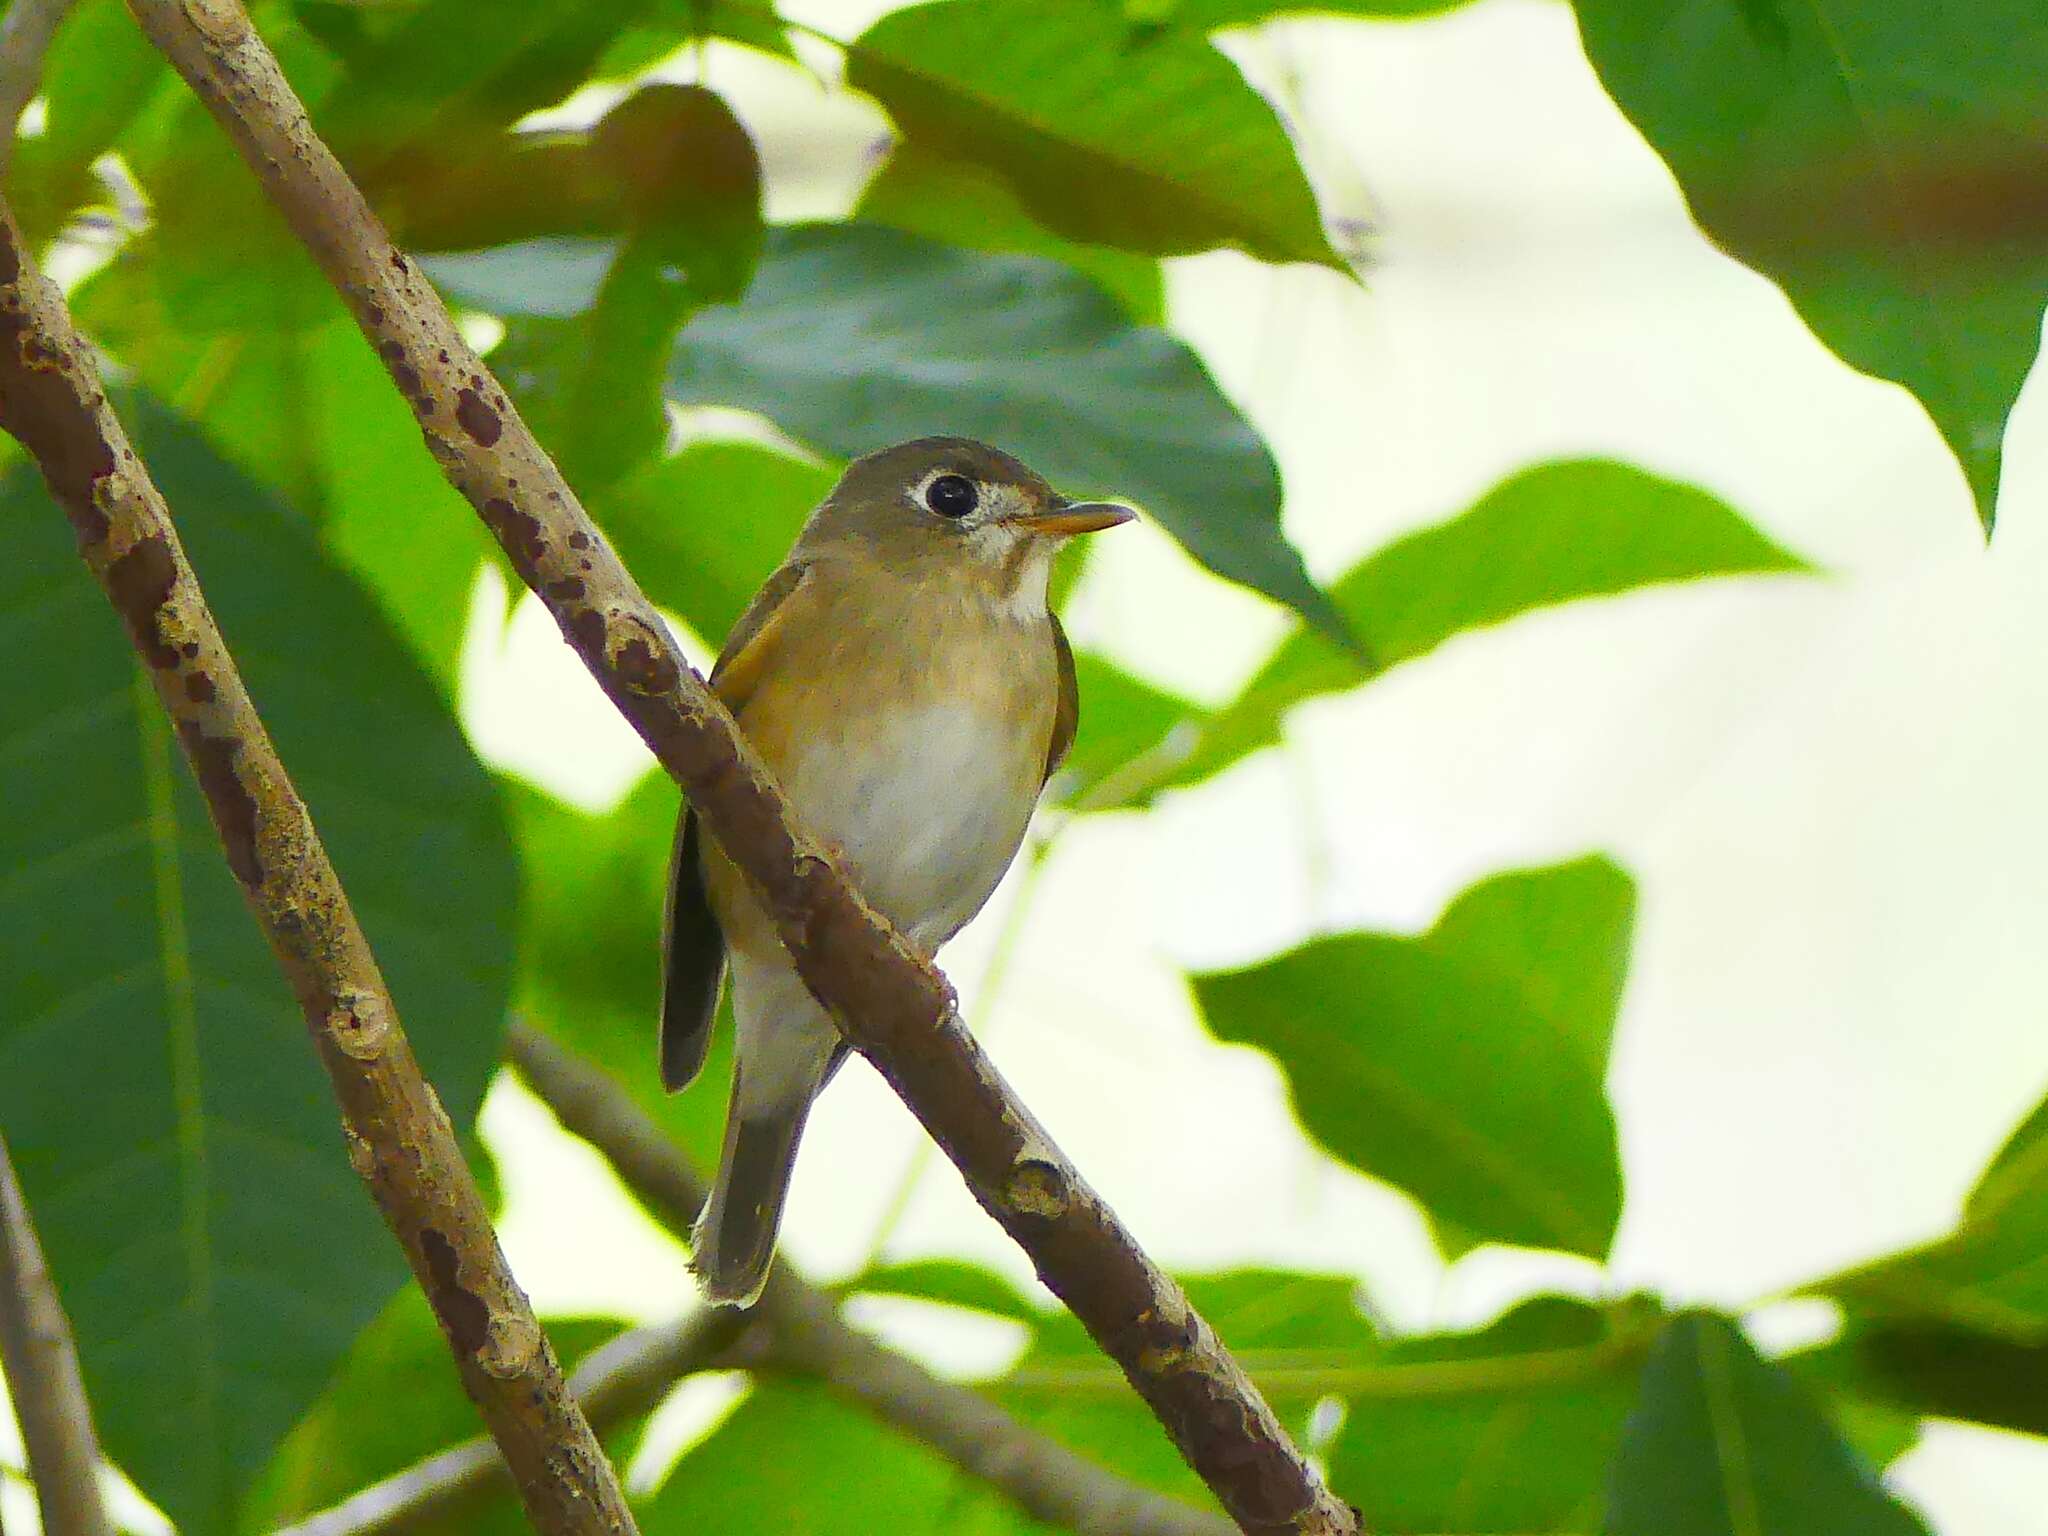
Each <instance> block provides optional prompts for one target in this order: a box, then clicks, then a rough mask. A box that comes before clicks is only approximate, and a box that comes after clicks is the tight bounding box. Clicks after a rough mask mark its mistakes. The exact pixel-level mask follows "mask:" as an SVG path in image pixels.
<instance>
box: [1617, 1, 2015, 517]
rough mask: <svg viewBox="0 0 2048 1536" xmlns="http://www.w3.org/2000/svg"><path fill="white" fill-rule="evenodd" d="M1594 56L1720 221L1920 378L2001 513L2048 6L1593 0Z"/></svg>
mask: <svg viewBox="0 0 2048 1536" xmlns="http://www.w3.org/2000/svg"><path fill="white" fill-rule="evenodd" d="M1578 13H1579V25H1580V30H1581V32H1582V34H1583V36H1584V39H1585V46H1586V54H1587V57H1588V58H1590V59H1591V60H1592V63H1593V67H1594V68H1595V69H1596V70H1598V71H1599V73H1600V78H1601V81H1602V83H1603V84H1605V85H1606V87H1607V89H1608V90H1609V91H1610V92H1612V93H1613V95H1614V99H1615V100H1616V102H1618V103H1619V104H1620V106H1621V109H1622V110H1623V111H1624V112H1626V113H1627V114H1628V115H1629V117H1630V119H1631V120H1632V121H1633V122H1634V123H1635V125H1636V126H1637V128H1639V129H1640V130H1641V131H1642V134H1643V136H1644V137H1645V138H1646V139H1648V140H1649V141H1650V144H1651V146H1652V147H1653V148H1654V149H1655V150H1656V151H1657V152H1658V153H1659V154H1660V155H1662V156H1663V157H1664V159H1665V161H1666V162H1667V163H1668V164H1669V165H1670V167H1671V169H1672V171H1673V173H1674V174H1675V175H1676V176H1677V178H1678V182H1679V185H1680V186H1681V187H1682V188H1683V189H1684V191H1685V195H1686V198H1687V200H1688V202H1689V203H1690V204H1691V206H1692V211H1693V216H1694V217H1695V218H1696V219H1698V220H1699V222H1700V225H1701V226H1702V227H1703V228H1704V229H1705V230H1706V231H1707V233H1708V234H1709V235H1711V236H1712V237H1713V238H1714V239H1715V241H1716V242H1717V243H1719V244H1720V245H1722V246H1724V247H1726V248H1727V249H1728V250H1729V251H1730V252H1732V253H1733V254H1734V255H1735V256H1736V257H1738V258H1739V259H1741V260H1743V261H1746V262H1748V263H1749V264H1750V265H1751V266H1753V267H1755V268H1756V269H1757V270H1758V271H1760V272H1762V273H1764V275H1766V276H1767V277H1769V278H1771V279H1772V280H1773V281H1774V282H1776V283H1778V284H1779V286H1781V287H1782V288H1783V289H1784V290H1785V293H1786V296H1787V297H1788V298H1790V299H1791V301H1792V304H1793V306H1794V307H1795V308H1796V309H1797V310H1798V311H1799V314H1800V317H1801V318H1802V319H1803V320H1805V321H1806V323H1807V324H1808V325H1809V326H1810V327H1812V329H1813V332H1814V334H1815V335H1816V336H1818V337H1819V338H1820V339H1821V341H1822V342H1824V343H1825V344H1826V345H1827V346H1828V347H1829V348H1830V349H1832V350H1833V351H1834V352H1835V353H1836V354H1837V355H1839V356H1840V357H1841V358H1842V359H1843V361H1845V362H1847V363H1848V364H1850V366H1852V367H1855V368H1860V369H1862V370H1863V371H1864V372H1866V373H1872V374H1876V375H1877V376H1878V377H1880V378H1886V379H1891V380H1894V381H1896V382H1898V383H1900V384H1903V385H1905V386H1906V388H1908V389H1910V390H1912V391H1913V393H1914V394H1915V395H1916V396H1918V397H1919V399H1920V402H1921V404H1922V405H1924V406H1925V407H1926V408H1927V412H1928V414H1929V415H1930V416H1932V417H1933V418H1934V423H1935V425H1936V426H1937V427H1939V428H1940V429H1941V433H1942V436H1943V437H1945V438H1947V440H1948V443H1949V446H1950V447H1951V448H1952V449H1954V450H1955V453H1956V456H1957V457H1958V458H1959V459H1960V460H1961V461H1962V466H1963V472H1964V474H1965V475H1966V476H1967V478H1968V480H1969V483H1970V489H1971V491H1972V493H1973V494H1974V495H1975V497H1976V502H1977V511H1978V515H1979V517H1980V518H1981V519H1982V521H1983V523H1984V526H1985V528H1986V530H1987V531H1988V530H1989V528H1990V527H1991V520H1992V515H1993V509H1994V506H1995V502H1996V497H1997V491H1998V478H1999V461H2000V441H2001V439H2002V437H2003V435H2004V430H2005V418H2006V413H2007V411H2009V410H2010V409H2011V407H2012V403H2013V399H2014V397H2015V396H2016V395H2017V394H2018V393H2019V388H2020V383H2021V381H2022V380H2023V379H2024V378H2025V377H2026V374H2027V370H2028V368H2029V366H2030V365H2031V364H2032V362H2033V359H2034V355H2035V352H2036V350H2037V348H2038V347H2039V345H2040V340H2041V306H2042V300H2043V298H2044V296H2048V239H2044V238H2043V235H2044V233H2048V223H2044V221H2043V218H2042V215H2041V209H2042V208H2043V206H2048V154H2044V152H2043V147H2042V139H2041V124H2042V123H2043V122H2048V71H2044V70H2043V69H2042V67H2041V61H2042V59H2043V58H2044V57H2048V10H2044V9H2043V8H2042V7H2041V6H2040V5H2038V4H2037V3H2035V0H1982V3H1980V4H1975V5H1970V6H1954V5H1898V4H1894V3H1892V0H1831V3H1830V4H1828V5H1827V6H1826V7H1821V6H1818V5H1793V4H1785V3H1782V0H1748V3H1743V4H1734V3H1730V0H1578Z"/></svg>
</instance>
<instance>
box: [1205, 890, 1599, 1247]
mask: <svg viewBox="0 0 2048 1536" xmlns="http://www.w3.org/2000/svg"><path fill="white" fill-rule="evenodd" d="M1634 913H1635V888H1634V885H1633V883H1632V882H1631V881H1630V879H1629V877H1628V876H1627V875H1626V874H1624V873H1623V872H1622V871H1621V870H1619V869H1617V868H1616V867H1615V866H1614V865H1612V864H1610V863H1608V862H1607V861H1606V860H1605V859H1599V858H1589V859H1580V860H1578V861H1577V862H1575V863H1571V864H1561V865H1557V866H1555V867H1553V868H1549V869H1537V870H1523V871H1519V872H1517V873H1514V874H1508V875H1499V876H1495V877H1494V878H1493V879H1491V880H1488V881H1486V882H1484V883H1483V884H1481V885H1476V886H1474V887H1472V888H1471V889H1470V890H1468V891H1466V892H1465V893H1464V894H1463V895H1461V896H1459V897H1458V899H1457V900H1456V901H1454V902H1453V903H1452V904H1451V905H1450V907H1449V908H1448V909H1447V910H1446V911H1445V913H1444V915H1443V917H1442V918H1441V920H1439V921H1438V923H1437V925H1436V927H1434V928H1432V929H1431V930H1430V931H1429V932H1428V933H1425V934H1423V935H1421V936H1420V937H1418V938H1412V939H1411V938H1401V937H1396V936H1393V935H1389V934H1368V933H1354V934H1346V935H1343V936H1341V937H1338V938H1331V939H1319V940H1317V941H1315V942H1314V943H1311V944H1308V945H1306V946H1304V947H1303V948H1301V949H1298V950H1295V951H1294V952H1293V953H1291V954H1288V955H1283V956H1281V957H1280V958H1279V959H1277V960H1272V961H1268V962H1267V963H1265V964H1264V965H1260V966H1256V967H1253V968H1252V969H1250V970H1244V971H1234V972H1228V973H1218V974H1211V975H1206V976H1197V977H1196V978H1195V979H1194V985H1195V998H1196V1001H1197V1003H1198V1004H1199V1005H1200V1007H1201V1010H1202V1015H1203V1017H1204V1018H1205V1019H1206V1020H1207V1021H1208V1025H1209V1028H1210V1029H1211V1030H1212V1031H1213V1032H1214V1033H1215V1034H1216V1036H1217V1037H1218V1038H1219V1039H1222V1040H1227V1041H1231V1042H1235V1043H1238V1044H1244V1045H1255V1046H1258V1047H1259V1048H1260V1049H1262V1050H1265V1051H1268V1052H1270V1053H1271V1054H1272V1055H1273V1056H1274V1057H1275V1058H1277V1060H1278V1061H1279V1063H1280V1066H1281V1069H1282V1070H1283V1071H1284V1072H1285V1073H1286V1074H1287V1080H1288V1085H1289V1088H1290V1091H1291V1092H1292V1094H1293V1098H1294V1103H1295V1107H1296V1109H1297V1111H1298V1112H1299V1114H1300V1116H1301V1119H1302V1123H1303V1125H1304V1126H1305V1127H1306V1128H1307V1130H1308V1132H1309V1134H1310V1135H1312V1136H1314V1137H1315V1138H1316V1140H1317V1141H1319V1142H1321V1143H1322V1144H1323V1146H1325V1147H1327V1148H1328V1149H1329V1150H1330V1151H1331V1152H1332V1153H1333V1154H1334V1155H1336V1156H1338V1157H1340V1158H1343V1159H1344V1160H1345V1161H1346V1162H1348V1163H1350V1164H1351V1165H1352V1166H1353V1167H1356V1168H1359V1169H1361V1170H1363V1171H1364V1172H1366V1173H1369V1174H1372V1175H1373V1176H1374V1177H1376V1178H1382V1179H1385V1180H1387V1181H1388V1182H1389V1183H1392V1184H1395V1185H1398V1186H1399V1187H1400V1188H1402V1189H1404V1190H1406V1191H1407V1192H1408V1193H1409V1194H1411V1195H1413V1196H1414V1197H1415V1198H1416V1199H1417V1200H1418V1201H1419V1202H1420V1203H1421V1204H1422V1206H1423V1207H1424V1209H1425V1210H1426V1211H1427V1212H1428V1213H1429V1215H1430V1217H1431V1219H1432V1220H1433V1221H1435V1222H1436V1223H1438V1224H1439V1236H1440V1238H1441V1237H1442V1236H1443V1235H1444V1234H1443V1231H1442V1229H1443V1226H1444V1225H1445V1224H1448V1225H1449V1227H1450V1228H1451V1229H1452V1233H1451V1235H1452V1236H1453V1237H1456V1238H1460V1239H1462V1238H1465V1237H1467V1236H1469V1237H1470V1238H1471V1239H1472V1240H1475V1241H1480V1242H1488V1241H1491V1242H1503V1243H1521V1244H1526V1245H1529V1246H1534V1247H1551V1248H1563V1249H1566V1250H1568V1251H1569V1252H1572V1253H1580V1254H1584V1255H1586V1256H1587V1257H1588V1258H1594V1259H1598V1258H1601V1257H1603V1256H1604V1255H1605V1254H1606V1252H1607V1247H1608V1244H1609V1243H1610V1242H1612V1240H1613V1237H1614V1228H1615V1223H1616V1222H1617V1221H1618V1220H1619V1219H1620V1216H1621V1163H1620V1155H1619V1152H1618V1151H1617V1149H1616V1146H1615V1137H1614V1117H1613V1114H1612V1112H1611V1111H1610V1110H1609V1108H1608V1105H1607V1097H1606V1093H1605V1091H1604V1088H1603V1084H1604V1082H1605V1079H1606V1075H1607V1051H1608V1045H1609V1043H1610V1041H1611V1039H1612V1037H1613V1032H1614V1018H1615V1012H1616V1010H1617V1008H1618V1007H1619V1006H1620V1003H1621V989H1622V982H1623V979H1624V977H1625V976H1626V974H1627V971H1628V952H1629V937H1630V932H1631V929H1632V927H1633V919H1634ZM1461 1246H1462V1244H1461Z"/></svg>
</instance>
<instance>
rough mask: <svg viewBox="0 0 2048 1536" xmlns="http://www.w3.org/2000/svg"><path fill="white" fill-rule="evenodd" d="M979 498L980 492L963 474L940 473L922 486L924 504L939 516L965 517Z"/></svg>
mask: <svg viewBox="0 0 2048 1536" xmlns="http://www.w3.org/2000/svg"><path fill="white" fill-rule="evenodd" d="M980 500H981V492H979V491H977V490H976V489H975V488H974V482H973V481H972V480H970V479H968V478H967V477H966V476H965V475H940V476H939V477H938V478H937V479H936V480H934V481H932V483H931V484H930V485H928V486H926V487H925V488H924V504H925V505H926V506H928V507H930V508H931V509H932V510H933V511H934V512H936V513H938V514H939V516H941V517H955V518H957V517H965V516H966V515H967V514H968V513H970V512H972V511H973V510H974V508H975V506H976V504H977V503H978V502H980Z"/></svg>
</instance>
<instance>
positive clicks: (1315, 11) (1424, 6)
mask: <svg viewBox="0 0 2048 1536" xmlns="http://www.w3.org/2000/svg"><path fill="white" fill-rule="evenodd" d="M1465 3H1466V0H1123V6H1124V11H1125V14H1127V15H1129V16H1131V17H1132V18H1133V19H1146V20H1152V21H1160V22H1165V23H1168V24H1169V25H1172V26H1176V27H1199V28H1201V29H1202V30H1204V31H1215V30H1218V29H1220V28H1223V27H1253V26H1257V25H1258V24H1259V23H1260V22H1262V21H1275V20H1278V19H1280V18H1281V17H1286V16H1356V17H1360V18H1363V19H1366V20H1371V21H1413V20H1416V19H1418V18H1420V17H1424V16H1440V15H1442V14H1443V13H1444V12H1445V11H1455V10H1457V9H1458V8H1459V7H1460V6H1462V5H1464V4H1465Z"/></svg>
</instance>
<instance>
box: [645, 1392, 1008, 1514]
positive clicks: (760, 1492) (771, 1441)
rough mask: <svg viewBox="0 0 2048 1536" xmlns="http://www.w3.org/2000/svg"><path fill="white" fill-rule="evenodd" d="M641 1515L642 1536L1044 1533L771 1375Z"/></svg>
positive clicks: (913, 1445)
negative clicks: (702, 1534)
mask: <svg viewBox="0 0 2048 1536" xmlns="http://www.w3.org/2000/svg"><path fill="white" fill-rule="evenodd" d="M639 1515H640V1529H641V1530H642V1531H643V1532H644V1533H645V1536H696V1533H699V1532H704V1531H764V1532H766V1531H773V1532H775V1533H776V1536H873V1533H874V1532H876V1531H890V1532H905V1533H912V1532H933V1533H937V1532H941V1531H944V1532H946V1533H948V1536H1026V1533H1030V1532H1049V1528H1048V1527H1045V1526H1041V1525H1039V1524H1038V1523H1037V1522H1036V1521H1033V1520H1030V1519H1028V1518H1026V1517H1025V1516H1024V1515H1022V1514H1020V1513H1018V1512H1017V1511H1016V1510H1014V1509H1013V1508H1011V1507H1010V1506H1009V1505H1008V1504H1006V1503H1004V1502H1002V1501H1001V1500H1000V1499H999V1498H998V1497H997V1496H996V1495H995V1494H993V1493H992V1492H990V1491H989V1489H988V1487H987V1485H986V1484H984V1483H982V1482H980V1481H979V1480H978V1479H975V1478H971V1477H969V1476H968V1475H967V1474H966V1473H964V1472H961V1471H959V1470H957V1469H955V1468H954V1467H953V1466H952V1465H951V1464H950V1463H948V1462H945V1461H942V1460H941V1459H940V1458H939V1457H938V1456H936V1455H934V1454H933V1453H932V1452H931V1451H929V1450H927V1449H925V1448H924V1447H923V1446H922V1445H920V1444H919V1443H918V1442H917V1441H915V1440H910V1439H907V1438H905V1437H904V1436H902V1435H899V1434H897V1433H896V1432H895V1431H894V1430H892V1429H889V1428H886V1427H884V1426H883V1425H881V1424H878V1423H877V1422H876V1421H875V1420H873V1419H872V1418H869V1417H868V1416H867V1415H866V1414H864V1413H862V1412H861V1411H860V1410H859V1409H858V1408H854V1407H851V1406H848V1405H847V1404H845V1403H842V1402H841V1401H839V1399H838V1398H836V1397H834V1396H833V1395H832V1393H831V1392H830V1391H828V1390H827V1389H826V1388H825V1387H823V1386H821V1385H819V1384H818V1383H816V1382H809V1381H800V1380H790V1379H783V1378H776V1377H767V1378H763V1379H760V1380H759V1381H757V1382H756V1384H755V1387H754V1391H753V1394H752V1395H751V1396H750V1397H748V1399H747V1400H746V1401H745V1402H744V1403H742V1404H740V1406H739V1408H738V1409H736V1410H735V1411H734V1413H733V1415H732V1417H731V1418H729V1419H727V1420H726V1421H725V1422H724V1423H723V1424H721V1425H720V1426H719V1427H718V1429H717V1430H716V1431H714V1432H713V1434H712V1435H711V1438H710V1439H708V1440H706V1441H705V1442H704V1443H703V1444H702V1445H700V1446H698V1447H696V1448H695V1449H694V1450H691V1451H690V1452H688V1453H687V1454H686V1455H685V1456H684V1457H683V1459H682V1461H681V1462H680V1463H679V1464H678V1465H677V1466H676V1469H675V1471H674V1472H672V1473H671V1474H670V1475H669V1479H668V1481H667V1482H666V1483H664V1484H663V1485H662V1487H661V1491H660V1492H659V1493H657V1494H656V1495H655V1497H654V1500H653V1502H652V1503H650V1504H649V1505H647V1506H646V1508H644V1509H643V1510H641V1511H639Z"/></svg>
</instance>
